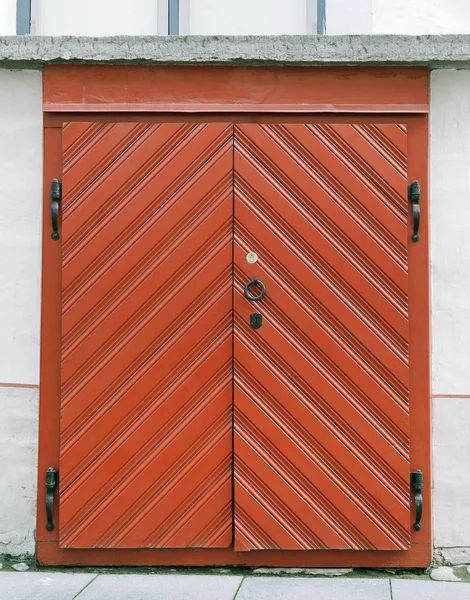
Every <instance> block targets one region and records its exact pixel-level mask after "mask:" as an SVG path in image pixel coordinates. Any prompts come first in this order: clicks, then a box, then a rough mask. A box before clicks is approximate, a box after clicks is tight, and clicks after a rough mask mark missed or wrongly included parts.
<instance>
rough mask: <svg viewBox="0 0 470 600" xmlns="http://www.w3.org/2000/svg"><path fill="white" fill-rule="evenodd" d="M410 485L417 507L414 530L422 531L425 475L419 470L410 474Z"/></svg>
mask: <svg viewBox="0 0 470 600" xmlns="http://www.w3.org/2000/svg"><path fill="white" fill-rule="evenodd" d="M410 485H411V488H412V490H413V491H414V495H415V505H416V518H415V522H414V524H413V529H414V530H415V531H421V517H422V516H423V473H422V472H421V471H420V470H419V469H417V470H416V471H413V472H412V473H410Z"/></svg>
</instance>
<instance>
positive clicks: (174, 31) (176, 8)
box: [168, 0, 180, 35]
mask: <svg viewBox="0 0 470 600" xmlns="http://www.w3.org/2000/svg"><path fill="white" fill-rule="evenodd" d="M179 32H180V3H179V0H168V35H179Z"/></svg>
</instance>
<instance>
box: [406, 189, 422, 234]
mask: <svg viewBox="0 0 470 600" xmlns="http://www.w3.org/2000/svg"><path fill="white" fill-rule="evenodd" d="M408 199H409V200H411V207H412V209H413V235H412V236H411V241H412V242H419V233H418V232H419V219H420V216H421V209H420V206H419V201H420V200H421V186H420V185H419V181H416V180H415V181H413V183H410V184H409V186H408Z"/></svg>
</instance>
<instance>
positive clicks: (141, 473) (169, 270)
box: [60, 122, 233, 548]
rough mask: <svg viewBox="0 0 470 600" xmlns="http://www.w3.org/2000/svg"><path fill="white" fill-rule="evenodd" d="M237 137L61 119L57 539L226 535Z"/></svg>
mask: <svg viewBox="0 0 470 600" xmlns="http://www.w3.org/2000/svg"><path fill="white" fill-rule="evenodd" d="M232 138H233V133H232V126H231V125H227V124H209V125H207V124H177V123H173V124H171V123H168V124H160V125H158V124H148V123H147V124H145V123H139V124H135V123H133V124H132V123H114V124H105V123H83V122H82V123H69V124H66V125H65V127H64V129H63V213H62V227H61V244H62V351H61V352H62V355H61V427H60V477H61V481H60V545H61V547H63V548H91V547H95V548H144V547H147V548H148V547H151V548H182V547H193V546H197V547H206V548H216V547H227V546H229V545H230V544H231V543H232V214H233V209H232V204H233V203H232V196H233V194H232V182H233V174H232V171H233V142H232Z"/></svg>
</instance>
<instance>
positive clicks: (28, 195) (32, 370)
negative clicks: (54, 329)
mask: <svg viewBox="0 0 470 600" xmlns="http://www.w3.org/2000/svg"><path fill="white" fill-rule="evenodd" d="M41 97H42V92H41V73H40V72H39V71H9V70H1V71H0V131H1V135H0V206H1V211H0V256H1V260H0V306H1V310H0V331H1V335H0V383H9V382H11V383H23V384H24V383H26V384H38V383H39V316H40V314H39V313H40V308H39V303H38V298H39V291H40V282H41V237H40V236H41V187H42V100H41Z"/></svg>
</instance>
